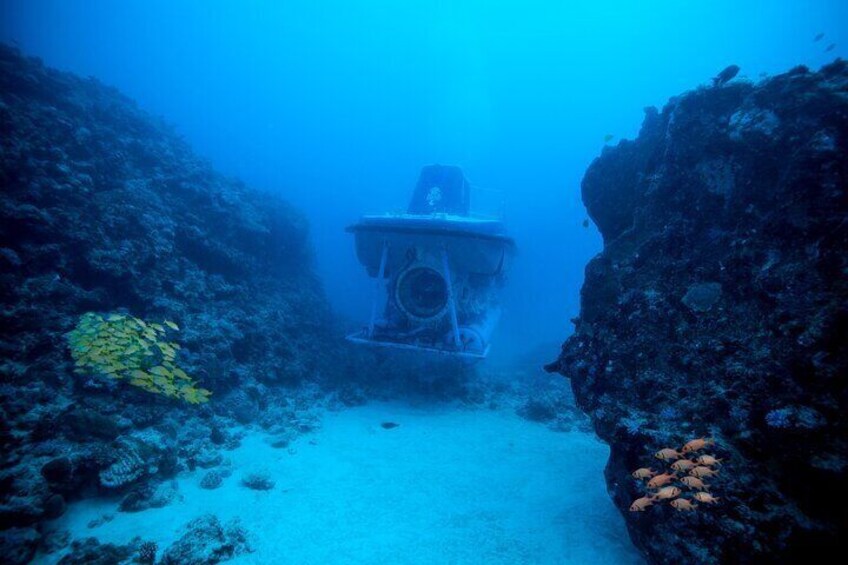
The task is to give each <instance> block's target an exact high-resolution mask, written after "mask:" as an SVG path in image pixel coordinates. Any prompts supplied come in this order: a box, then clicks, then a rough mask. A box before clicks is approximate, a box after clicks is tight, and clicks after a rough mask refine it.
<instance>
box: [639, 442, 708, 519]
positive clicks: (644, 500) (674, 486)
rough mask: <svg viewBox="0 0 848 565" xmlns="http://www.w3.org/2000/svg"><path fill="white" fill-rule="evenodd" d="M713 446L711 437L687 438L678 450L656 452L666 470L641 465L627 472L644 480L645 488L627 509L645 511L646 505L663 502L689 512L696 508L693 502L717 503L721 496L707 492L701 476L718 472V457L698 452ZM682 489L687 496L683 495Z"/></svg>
mask: <svg viewBox="0 0 848 565" xmlns="http://www.w3.org/2000/svg"><path fill="white" fill-rule="evenodd" d="M714 445H715V440H714V439H712V438H698V439H693V440H691V441H688V442H687V443H686V444H685V445H684V446H683V447H682V448H681V449H680V450H679V451H678V450H676V449H672V448H670V447H666V448H663V449H660V450H659V451H657V452H656V453H655V454H654V457H655V458H657V459H658V460H660V461H662V462H663V463H665V464H666V465H668V469H667V470H666V471H665V472H664V473H660V472H658V471H654V470H653V469H652V468H650V467H642V468H641V469H636V470H635V471H633V472H632V473H630V476H631V477H633V478H634V479H636V480H638V481H647V482H646V483H645V488H646V489H647V491H648V492H647V493H646V495H645V496H642V497H640V498H637V499H636V500H634V501H633V503H632V504H631V505H630V511H631V512H644V511H645V510H646V509H647V508H648V507H649V506H653V505H654V504H657V503H662V502H664V501H668V504H669V506H671V507H672V508H674V509H675V510H677V511H678V512H691V511H693V510H695V509H696V508H698V506H699V504H696V503H700V504H718V502H719V500H721V499H720V498H717V497H715V496H713V495H712V494H710V492H709V491H710V485H709V484H708V483H706V482H704V479H709V478H711V477H715V476H717V475H718V474H719V467H721V459H717V458H716V457H714V456H713V455H709V454H707V453H701V452H702V451H703V450H704V449H706V448H707V447H710V446H714ZM684 492H685V493H686V494H687V495H688V496H683V495H684Z"/></svg>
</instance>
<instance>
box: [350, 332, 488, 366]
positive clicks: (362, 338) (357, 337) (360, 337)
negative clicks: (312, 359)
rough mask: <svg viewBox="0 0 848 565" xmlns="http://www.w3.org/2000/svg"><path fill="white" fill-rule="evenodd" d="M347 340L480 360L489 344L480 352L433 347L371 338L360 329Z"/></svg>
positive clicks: (486, 352)
mask: <svg viewBox="0 0 848 565" xmlns="http://www.w3.org/2000/svg"><path fill="white" fill-rule="evenodd" d="M346 339H347V340H348V341H350V342H353V343H358V344H361V345H372V346H375V347H387V348H392V349H402V350H406V351H418V352H424V353H437V354H439V355H445V356H450V357H461V358H463V359H469V360H474V361H482V360H483V359H485V358H486V357H487V356H488V355H489V347H490V346H489V345H486V349H484V350H483V351H482V352H479V353H478V352H473V351H461V350H456V349H447V348H441V347H433V346H430V345H417V344H413V343H399V342H396V341H383V340H379V339H373V338H369V337H368V331H367V330H362V331H360V332H356V333H352V334H350V335H348V336H347V338H346Z"/></svg>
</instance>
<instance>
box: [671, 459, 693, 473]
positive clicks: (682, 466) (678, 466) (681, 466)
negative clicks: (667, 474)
mask: <svg viewBox="0 0 848 565" xmlns="http://www.w3.org/2000/svg"><path fill="white" fill-rule="evenodd" d="M694 466H695V463H693V462H692V461H690V460H688V459H678V460H677V461H675V462H674V463H673V464H672V465H671V468H672V469H674V470H675V471H679V472H681V473H685V472H686V471H688V470H689V469H692V468H693V467H694Z"/></svg>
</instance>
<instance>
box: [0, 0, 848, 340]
mask: <svg viewBox="0 0 848 565" xmlns="http://www.w3.org/2000/svg"><path fill="white" fill-rule="evenodd" d="M2 5H3V13H2V18H0V20H2V38H3V40H4V41H7V42H13V43H16V44H17V45H19V46H20V47H21V48H22V49H23V50H24V51H25V52H26V53H29V54H31V55H36V56H39V57H42V58H43V59H44V60H45V62H47V63H49V64H50V65H51V66H54V67H57V68H60V69H66V70H69V71H72V72H75V73H78V74H80V75H83V76H89V75H91V76H95V77H97V78H98V79H100V80H102V81H103V82H105V83H106V84H109V85H113V86H115V87H117V88H119V89H121V91H123V92H124V93H126V94H127V95H129V96H131V97H132V98H134V99H136V100H137V101H138V102H139V103H140V104H141V106H142V107H143V108H144V109H146V110H147V111H149V112H151V113H152V114H154V115H160V116H163V117H164V118H165V119H166V120H167V121H168V122H171V123H173V124H175V125H176V127H177V130H178V131H179V132H180V133H182V134H183V135H185V137H186V139H187V140H188V141H189V142H190V143H191V145H192V146H193V147H194V148H195V149H196V150H197V151H198V153H199V154H200V155H202V156H204V157H207V158H208V159H210V160H211V161H212V163H213V164H214V166H215V167H216V168H217V169H219V170H220V171H222V172H224V173H225V174H230V175H235V176H238V177H239V178H241V179H243V180H244V181H245V182H247V183H248V184H250V185H253V186H256V187H259V188H262V189H265V190H269V191H274V192H278V193H280V194H283V195H284V196H285V198H287V199H288V200H290V201H291V202H292V203H294V204H295V205H296V206H297V207H299V208H300V209H301V210H303V211H304V213H305V214H306V215H307V217H308V218H309V222H310V227H311V237H312V240H313V242H314V245H315V249H316V253H315V255H316V258H317V264H318V270H319V273H320V274H321V278H322V280H323V283H324V285H325V287H326V289H327V295H328V297H329V298H330V301H331V302H332V304H333V305H334V306H335V307H336V308H337V309H338V311H339V312H341V313H343V314H345V315H346V316H348V317H350V318H352V319H355V320H360V319H363V318H365V317H367V316H368V313H369V301H370V297H371V287H370V284H369V282H368V280H367V278H366V277H364V276H363V273H362V270H361V268H360V266H359V265H358V263H357V262H356V258H355V256H354V254H353V253H352V241H351V239H352V238H351V237H350V235H349V234H346V233H344V232H343V229H344V227H345V226H347V225H349V224H351V223H353V222H354V221H355V220H356V219H357V218H358V216H359V215H361V214H365V213H380V212H383V211H386V210H395V209H403V208H405V207H406V204H407V203H408V199H409V197H410V194H411V191H412V188H413V186H414V184H415V180H416V178H417V175H418V171H419V169H420V168H421V166H423V165H425V164H429V163H442V164H452V165H459V166H461V167H462V168H463V169H464V171H465V173H466V176H467V177H468V179H469V180H470V182H471V183H473V185H474V186H475V187H479V188H480V190H478V191H474V192H473V193H472V206H475V205H476V207H478V208H482V210H483V211H489V212H495V213H497V212H500V211H501V210H505V211H506V218H507V221H508V223H509V224H508V225H509V229H510V231H511V232H512V233H513V235H514V237H515V239H516V241H517V243H518V245H519V256H518V266H517V267H516V268H515V269H513V270H512V271H511V273H510V284H509V285H508V287H507V290H506V296H505V314H504V317H503V320H502V322H503V323H502V324H501V325H500V328H499V333H498V335H497V337H496V339H495V341H496V342H497V343H498V347H497V348H495V350H494V354H495V355H498V356H505V355H506V353H507V352H511V353H522V352H524V351H526V350H528V349H532V348H533V347H534V346H537V345H539V344H541V343H545V344H548V343H552V342H557V341H561V340H562V339H563V338H565V337H566V336H567V335H568V334H569V333H570V331H571V325H570V324H569V323H568V320H569V319H570V318H572V317H574V316H575V315H576V314H577V310H578V297H579V288H580V284H581V283H582V277H583V268H584V266H585V264H586V262H587V260H588V259H589V258H591V257H592V256H593V255H594V254H595V253H597V251H598V250H599V249H600V238H599V237H598V234H597V232H596V231H595V229H594V228H593V227H589V228H584V227H583V226H582V222H583V220H584V219H585V218H586V217H587V216H586V213H585V211H584V208H583V205H582V203H581V201H580V191H579V187H580V179H581V177H582V174H583V171H584V170H585V168H586V166H587V165H588V164H589V163H590V162H591V161H592V159H594V158H595V157H596V156H597V155H598V153H599V151H600V150H601V148H602V147H603V145H604V137H605V135H607V134H611V135H614V136H615V137H614V138H613V139H612V141H611V143H612V144H615V143H617V141H618V140H619V139H621V138H631V137H633V136H635V134H636V133H637V132H638V129H639V125H640V123H641V120H642V108H644V107H645V106H650V105H661V104H664V103H665V101H666V100H667V99H668V98H669V97H670V96H673V95H675V94H677V93H679V92H681V91H683V90H687V89H690V88H693V87H694V86H696V85H699V84H704V83H707V82H708V81H709V79H710V78H711V77H712V76H714V75H715V74H716V73H717V72H718V71H720V70H721V69H723V68H724V67H726V66H728V65H730V64H737V65H739V66H740V67H741V68H742V74H743V75H745V76H748V77H750V78H752V79H756V78H758V77H759V76H760V74H761V73H774V72H778V71H782V70H786V69H788V68H789V67H791V66H794V65H796V64H802V63H803V64H807V65H810V66H818V65H820V64H822V63H824V62H826V61H828V60H831V59H832V58H833V56H834V55H835V54H836V53H832V52H831V53H827V52H825V51H824V49H825V46H826V44H829V43H832V42H835V43H837V45H844V44H845V43H846V42H848V38H846V37H845V28H846V26H845V25H844V23H842V22H845V21H846V20H848V6H846V5H845V4H844V3H843V2H838V1H830V2H791V1H785V2H784V1H780V2H743V3H739V2H710V3H707V4H691V3H687V4H681V3H679V2H647V3H645V2H639V3H633V2H611V1H608V2H591V3H583V4H581V3H563V2H544V1H534V2H521V3H518V2H497V3H492V2H483V1H480V2H475V1H471V2H426V1H425V2H408V3H402V4H398V3H397V2H381V1H377V2H336V1H331V2H306V3H301V2H297V3H296V2H255V1H249V2H202V1H198V2H159V1H143V2H134V1H129V2H111V1H109V0H105V1H92V2H79V3H77V2H65V1H58V0H57V1H52V2H44V1H20V2H15V1H8V0H6V1H4V2H3V3H2ZM819 32H824V33H825V34H826V39H825V40H824V41H822V42H813V38H814V36H815V35H816V34H817V33H819ZM840 52H842V47H840V48H839V51H837V53H840Z"/></svg>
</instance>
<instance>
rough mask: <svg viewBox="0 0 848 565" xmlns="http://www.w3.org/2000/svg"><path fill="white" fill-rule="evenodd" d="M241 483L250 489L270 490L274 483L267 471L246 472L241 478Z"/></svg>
mask: <svg viewBox="0 0 848 565" xmlns="http://www.w3.org/2000/svg"><path fill="white" fill-rule="evenodd" d="M241 484H242V485H244V486H246V487H247V488H249V489H251V490H271V489H272V488H274V485H275V484H276V483H275V482H274V479H272V478H271V476H270V475H269V474H267V473H248V474H247V475H245V476H244V477H243V478H242V479H241Z"/></svg>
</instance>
